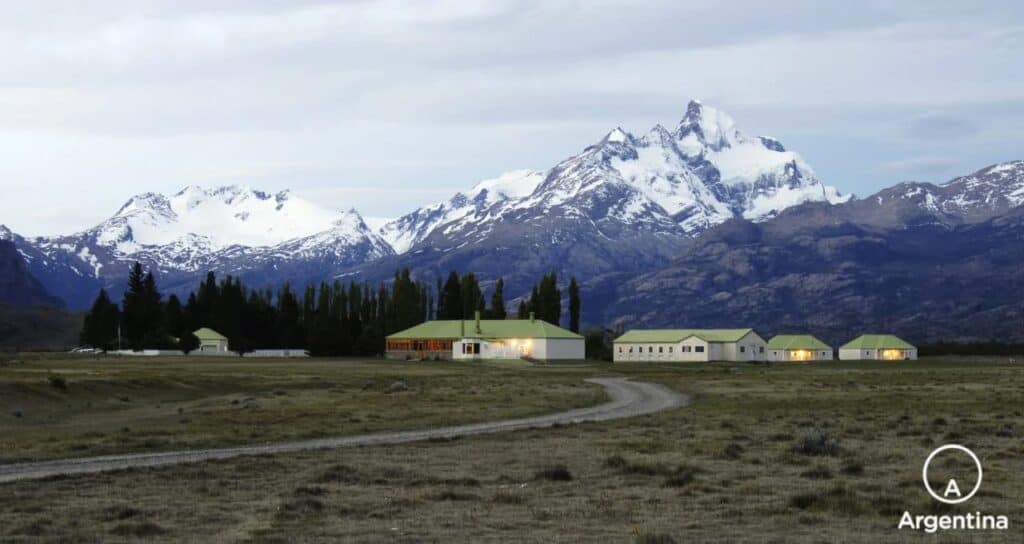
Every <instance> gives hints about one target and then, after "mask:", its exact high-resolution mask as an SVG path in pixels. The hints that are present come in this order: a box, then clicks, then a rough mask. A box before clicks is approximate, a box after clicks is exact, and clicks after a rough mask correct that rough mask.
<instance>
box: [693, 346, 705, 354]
mask: <svg viewBox="0 0 1024 544" xmlns="http://www.w3.org/2000/svg"><path fill="white" fill-rule="evenodd" d="M693 351H696V352H697V353H704V346H694V348H693Z"/></svg>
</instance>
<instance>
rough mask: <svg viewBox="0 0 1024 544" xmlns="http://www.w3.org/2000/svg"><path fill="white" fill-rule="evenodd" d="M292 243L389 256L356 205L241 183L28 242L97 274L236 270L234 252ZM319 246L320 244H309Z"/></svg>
mask: <svg viewBox="0 0 1024 544" xmlns="http://www.w3.org/2000/svg"><path fill="white" fill-rule="evenodd" d="M289 243H291V245H289V246H287V249H288V250H290V251H295V252H296V258H301V257H302V255H304V254H312V253H316V254H318V255H321V256H326V255H328V254H331V255H334V257H340V256H342V255H349V254H353V255H365V256H366V257H367V258H377V257H380V256H384V255H389V254H391V253H392V251H391V249H390V246H388V244H387V242H386V241H384V240H383V239H382V238H381V237H380V236H379V235H377V234H376V233H374V232H373V231H372V230H370V228H369V227H367V226H366V223H365V222H364V221H363V220H362V218H361V217H360V216H359V214H358V213H357V212H355V211H354V210H352V211H348V212H336V211H331V210H329V209H326V208H324V207H321V206H319V205H317V204H315V203H313V202H310V201H308V200H305V199H303V198H301V197H298V196H296V195H294V194H292V193H290V192H288V191H283V192H280V193H277V194H274V195H271V194H268V193H264V192H262V191H258V190H254V189H251V188H248V187H241V186H227V187H217V188H211V189H207V188H202V187H196V186H190V187H186V188H185V189H182V190H181V191H179V192H177V193H175V194H173V195H170V196H166V195H162V194H157V193H145V194H141V195H136V196H134V197H132V198H131V199H129V200H128V202H127V203H125V204H124V205H123V206H122V207H121V209H119V210H118V211H117V213H116V214H114V215H113V216H112V217H111V218H109V219H107V220H105V221H103V222H102V223H100V224H99V225H97V226H95V227H93V228H91V229H87V230H85V231H82V232H79V233H76V234H72V235H67V236H58V237H50V238H36V239H33V240H32V244H33V246H34V247H35V248H37V249H38V250H39V251H40V252H41V253H42V255H43V256H44V257H45V258H49V259H54V260H57V259H58V258H60V259H62V260H64V261H67V262H68V263H69V265H68V266H70V267H71V269H72V270H73V271H75V272H76V273H78V274H79V275H83V276H85V275H87V276H92V277H97V278H98V277H100V275H101V274H102V273H104V269H105V268H106V269H108V270H109V267H111V266H112V265H115V264H116V263H123V262H130V261H134V260H138V261H141V262H144V263H147V264H148V265H152V266H155V267H157V269H159V270H162V271H184V272H190V271H197V270H205V269H213V268H224V265H225V264H226V263H228V262H231V263H233V264H232V267H234V268H232V267H228V269H229V270H234V269H235V268H237V267H241V268H251V267H250V266H248V265H246V266H242V262H241V261H239V260H238V259H237V256H238V255H240V254H245V255H247V256H249V257H250V258H252V259H253V260H255V261H259V260H260V258H258V256H259V255H261V254H262V253H268V254H274V255H280V254H281V251H282V249H280V248H281V247H282V246H284V244H289ZM317 243H319V244H322V245H323V246H325V247H323V248H314V247H313V246H314V245H315V244H317ZM351 246H359V247H360V248H361V249H359V250H358V251H354V252H353V251H350V248H351ZM348 264H351V263H348ZM115 268H116V269H117V270H120V269H121V268H123V267H121V266H116V267H115ZM111 273H118V272H114V271H111Z"/></svg>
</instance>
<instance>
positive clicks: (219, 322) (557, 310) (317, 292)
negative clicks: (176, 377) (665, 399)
mask: <svg viewBox="0 0 1024 544" xmlns="http://www.w3.org/2000/svg"><path fill="white" fill-rule="evenodd" d="M504 285H505V284H504V280H503V279H501V278H499V279H498V280H497V281H496V282H495V284H494V286H493V289H492V290H491V292H490V297H489V298H488V297H485V295H484V291H483V289H482V288H481V286H480V282H479V281H478V280H477V278H476V276H475V275H474V274H473V273H467V274H464V275H462V276H459V275H458V274H457V273H455V272H451V273H450V274H449V275H448V277H447V279H446V280H445V281H444V282H442V281H441V280H440V278H438V280H437V283H436V286H435V288H431V286H430V285H428V284H427V283H425V282H423V281H420V280H414V279H413V278H412V277H411V274H410V272H409V270H408V269H403V270H401V271H397V272H395V276H394V278H393V281H391V282H390V285H389V284H386V283H381V284H380V285H379V286H377V287H372V286H370V285H369V284H368V283H357V282H355V281H352V282H349V283H348V284H345V283H343V282H341V281H338V280H336V281H334V282H332V283H327V282H322V283H320V284H319V285H308V286H306V287H305V288H304V289H303V290H301V291H296V290H293V288H292V287H291V286H290V285H289V284H287V283H286V284H284V285H282V286H281V287H280V288H279V289H278V290H276V291H274V290H272V289H262V290H261V289H251V288H249V287H247V286H246V285H244V284H243V283H242V281H241V280H240V279H238V278H235V277H232V276H226V277H225V278H223V279H221V280H220V281H218V279H217V277H216V276H215V274H214V273H213V272H210V273H208V274H207V276H206V278H205V279H204V280H202V281H201V282H200V284H199V286H198V288H197V289H196V290H195V291H192V292H191V293H189V295H188V297H186V299H185V302H184V303H182V301H181V299H179V298H178V296H177V295H174V294H171V295H169V296H168V297H167V298H166V300H165V299H164V297H163V295H162V294H161V293H160V291H159V289H158V287H157V282H156V278H155V277H154V275H153V273H152V272H146V271H144V270H143V268H142V266H141V265H140V264H139V263H135V264H133V265H132V268H131V271H130V272H129V275H128V285H127V289H126V290H125V292H124V297H123V299H122V301H121V304H120V305H118V304H117V303H115V302H114V301H112V300H111V299H110V297H109V295H108V294H107V292H106V291H105V290H103V289H101V290H100V292H99V294H98V295H97V297H96V300H95V302H93V305H92V307H91V308H90V310H89V312H88V313H87V314H86V316H85V322H84V325H83V327H82V332H81V334H80V340H81V342H82V343H83V344H87V345H90V346H93V347H97V348H102V349H108V350H109V349H133V350H139V349H181V350H184V351H186V352H187V351H191V350H193V349H196V347H198V343H199V340H198V339H197V338H196V337H195V335H194V334H193V331H196V330H197V329H199V328H202V327H208V328H211V329H214V330H216V331H217V332H219V333H221V334H223V335H224V336H226V337H227V338H228V342H229V344H230V346H231V349H232V350H233V351H238V352H241V353H245V352H249V351H252V350H256V349H308V350H309V351H310V353H311V354H313V355H376V354H380V353H382V352H383V350H384V338H385V337H386V336H387V335H389V334H392V333H394V332H397V331H400V330H403V329H407V328H409V327H412V326H414V325H417V324H419V323H423V322H424V321H427V320H431V319H473V318H474V316H475V313H476V312H478V311H479V312H480V313H481V316H482V317H483V318H484V319H506V318H507V317H508V316H507V311H506V304H505V299H504V297H505V293H504ZM568 291H569V304H568V308H569V314H570V316H569V317H570V318H569V322H570V323H569V325H570V328H571V329H572V330H573V331H574V332H578V331H579V311H580V301H579V287H578V285H577V283H576V280H575V278H573V279H572V280H571V281H570V284H569V287H568ZM561 297H562V294H561V291H560V290H559V289H558V286H557V277H556V276H555V274H554V273H551V274H547V275H545V276H544V277H543V278H542V279H541V280H540V282H538V283H537V284H536V285H535V286H534V287H533V290H532V291H531V294H530V296H529V297H528V298H526V299H525V300H523V301H522V302H521V303H520V304H519V307H518V311H517V314H516V315H517V317H519V318H521V319H526V318H527V317H528V316H529V314H530V313H531V312H532V313H534V315H535V317H536V318H537V319H542V320H544V321H548V322H550V323H554V324H559V323H560V321H561V305H562V300H561Z"/></svg>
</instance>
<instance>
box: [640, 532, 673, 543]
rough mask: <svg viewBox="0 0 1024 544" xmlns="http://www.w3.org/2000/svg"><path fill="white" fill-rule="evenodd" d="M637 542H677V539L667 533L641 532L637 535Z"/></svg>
mask: <svg viewBox="0 0 1024 544" xmlns="http://www.w3.org/2000/svg"><path fill="white" fill-rule="evenodd" d="M633 542H635V543H636V544H676V539H674V538H672V537H671V536H669V535H666V534H665V533H640V534H638V535H636V540H634V541H633Z"/></svg>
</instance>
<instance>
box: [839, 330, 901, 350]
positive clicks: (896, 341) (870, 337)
mask: <svg viewBox="0 0 1024 544" xmlns="http://www.w3.org/2000/svg"><path fill="white" fill-rule="evenodd" d="M839 349H914V346H912V345H910V344H908V343H906V342H904V341H903V340H902V339H900V338H897V337H895V336H893V335H891V334H863V335H861V336H858V337H857V338H854V339H853V340H850V341H849V342H848V343H846V344H843V345H842V346H839Z"/></svg>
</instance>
